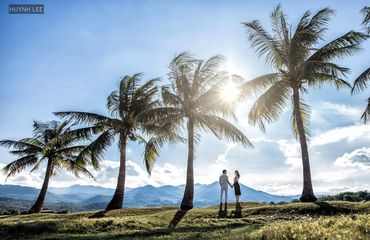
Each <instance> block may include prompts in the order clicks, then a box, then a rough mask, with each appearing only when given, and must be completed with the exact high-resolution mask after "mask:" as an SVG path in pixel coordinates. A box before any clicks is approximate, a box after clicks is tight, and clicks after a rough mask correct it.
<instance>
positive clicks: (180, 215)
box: [168, 210, 188, 228]
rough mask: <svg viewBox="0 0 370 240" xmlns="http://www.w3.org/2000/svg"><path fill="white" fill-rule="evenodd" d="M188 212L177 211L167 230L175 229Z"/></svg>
mask: <svg viewBox="0 0 370 240" xmlns="http://www.w3.org/2000/svg"><path fill="white" fill-rule="evenodd" d="M187 212H188V210H178V211H177V212H176V214H175V215H174V216H173V218H172V220H171V222H170V224H169V225H168V228H175V227H176V226H177V224H179V222H180V221H181V220H182V219H183V218H184V217H185V215H186V213H187Z"/></svg>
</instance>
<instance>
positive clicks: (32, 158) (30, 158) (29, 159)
mask: <svg viewBox="0 0 370 240" xmlns="http://www.w3.org/2000/svg"><path fill="white" fill-rule="evenodd" d="M37 162H38V158H37V156H36V155H27V156H24V157H21V158H18V159H17V160H14V161H13V162H11V163H9V164H7V165H6V166H5V167H4V168H3V169H2V171H3V172H4V173H5V174H7V177H6V179H8V177H10V176H13V175H15V174H16V173H19V172H21V171H23V170H24V169H25V168H27V167H31V166H33V165H35V164H36V163H37Z"/></svg>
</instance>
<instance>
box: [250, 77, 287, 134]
mask: <svg viewBox="0 0 370 240" xmlns="http://www.w3.org/2000/svg"><path fill="white" fill-rule="evenodd" d="M290 96H291V90H290V88H289V87H288V86H287V84H286V83H285V82H283V81H280V82H277V83H275V84H274V85H273V86H271V87H270V88H269V89H268V90H267V91H266V92H265V93H263V94H262V95H261V96H260V97H259V98H258V99H257V100H256V101H255V103H254V104H253V105H252V108H251V110H250V112H249V114H248V119H249V123H250V124H252V125H256V124H258V126H259V127H260V129H261V130H262V131H263V132H264V131H265V123H271V122H273V121H275V120H277V119H278V118H279V117H280V116H281V114H282V113H283V111H284V108H285V105H286V102H287V101H288V100H289V99H290Z"/></svg>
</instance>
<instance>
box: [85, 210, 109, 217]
mask: <svg viewBox="0 0 370 240" xmlns="http://www.w3.org/2000/svg"><path fill="white" fill-rule="evenodd" d="M107 212H108V211H106V210H103V211H99V212H96V213H94V214H93V215H91V216H90V217H89V218H102V217H105V214H106V213H107Z"/></svg>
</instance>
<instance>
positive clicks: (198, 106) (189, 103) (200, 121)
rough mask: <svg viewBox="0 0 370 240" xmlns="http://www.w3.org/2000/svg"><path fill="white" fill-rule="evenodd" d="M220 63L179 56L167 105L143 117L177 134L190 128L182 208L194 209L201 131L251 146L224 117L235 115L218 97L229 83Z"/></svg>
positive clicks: (165, 90)
mask: <svg viewBox="0 0 370 240" xmlns="http://www.w3.org/2000/svg"><path fill="white" fill-rule="evenodd" d="M221 60H222V58H221V57H220V56H214V57H211V58H210V59H209V60H207V61H203V60H199V59H195V58H193V57H191V56H190V55H189V54H188V53H186V52H185V53H181V54H179V55H178V56H176V57H175V58H174V59H173V60H172V62H171V64H170V66H169V68H170V72H169V74H168V76H169V80H170V84H169V85H165V86H163V87H162V90H161V91H162V98H163V104H164V106H163V107H159V108H155V109H152V110H151V111H149V112H147V114H144V115H143V116H142V118H144V119H147V120H149V121H152V122H158V121H160V122H165V123H169V124H171V125H173V126H176V129H175V127H174V130H176V131H177V130H184V128H185V126H186V128H187V131H188V166H187V182H186V187H185V193H184V198H183V201H182V204H181V208H182V209H191V208H192V207H193V195H194V175H193V160H194V143H195V142H197V141H198V140H199V135H198V133H199V130H204V131H210V132H212V133H213V134H214V135H216V136H217V137H218V138H220V139H221V138H224V139H227V140H231V141H234V142H239V143H242V144H243V145H245V146H252V144H251V143H250V141H249V140H248V139H247V137H246V136H245V135H244V134H243V133H242V132H241V131H240V130H239V129H237V128H236V127H235V126H234V125H232V124H231V123H230V122H228V121H227V120H225V119H224V118H223V117H233V118H235V115H234V113H233V108H232V106H231V105H230V104H229V103H228V102H227V101H225V102H224V101H222V100H220V97H219V92H220V89H221V88H222V87H223V86H225V84H227V83H228V81H229V75H228V74H227V73H226V72H223V71H219V70H218V69H219V65H220V61H221Z"/></svg>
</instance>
